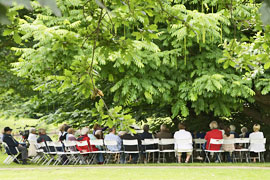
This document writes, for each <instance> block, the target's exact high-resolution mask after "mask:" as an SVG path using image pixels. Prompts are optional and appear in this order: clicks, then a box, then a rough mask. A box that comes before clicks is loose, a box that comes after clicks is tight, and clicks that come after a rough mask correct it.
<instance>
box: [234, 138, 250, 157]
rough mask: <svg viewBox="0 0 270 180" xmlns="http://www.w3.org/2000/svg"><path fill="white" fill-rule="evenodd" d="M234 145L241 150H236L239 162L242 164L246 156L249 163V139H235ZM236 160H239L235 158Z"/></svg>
mask: <svg viewBox="0 0 270 180" xmlns="http://www.w3.org/2000/svg"><path fill="white" fill-rule="evenodd" d="M234 143H235V144H238V145H239V147H240V149H239V148H238V149H237V148H236V149H235V150H234V152H235V154H236V155H237V154H238V153H239V160H240V162H243V155H245V158H246V162H249V158H248V152H249V149H248V146H249V138H234ZM235 159H236V160H237V159H238V158H237V157H235Z"/></svg>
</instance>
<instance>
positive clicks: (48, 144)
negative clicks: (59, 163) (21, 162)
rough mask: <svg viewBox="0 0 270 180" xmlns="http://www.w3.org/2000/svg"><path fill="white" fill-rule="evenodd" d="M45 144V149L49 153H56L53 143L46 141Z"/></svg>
mask: <svg viewBox="0 0 270 180" xmlns="http://www.w3.org/2000/svg"><path fill="white" fill-rule="evenodd" d="M46 144H47V147H48V148H47V149H48V151H49V152H56V151H57V148H56V147H55V145H54V142H52V141H46Z"/></svg>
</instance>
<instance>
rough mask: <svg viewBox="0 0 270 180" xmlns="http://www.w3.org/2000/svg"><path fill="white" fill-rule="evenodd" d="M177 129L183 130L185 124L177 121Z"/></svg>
mask: <svg viewBox="0 0 270 180" xmlns="http://www.w3.org/2000/svg"><path fill="white" fill-rule="evenodd" d="M178 129H179V130H184V129H186V126H185V125H184V124H183V123H179V124H178Z"/></svg>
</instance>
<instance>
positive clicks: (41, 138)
mask: <svg viewBox="0 0 270 180" xmlns="http://www.w3.org/2000/svg"><path fill="white" fill-rule="evenodd" d="M46 141H52V139H51V138H50V136H48V135H47V134H46V130H45V129H39V137H38V139H37V142H38V143H41V142H46Z"/></svg>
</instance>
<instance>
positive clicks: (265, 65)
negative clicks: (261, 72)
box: [264, 61, 270, 69]
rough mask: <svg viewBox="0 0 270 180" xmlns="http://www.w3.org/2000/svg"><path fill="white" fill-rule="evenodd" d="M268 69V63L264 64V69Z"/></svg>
mask: <svg viewBox="0 0 270 180" xmlns="http://www.w3.org/2000/svg"><path fill="white" fill-rule="evenodd" d="M269 67H270V61H269V62H267V63H265V64H264V69H269Z"/></svg>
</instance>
